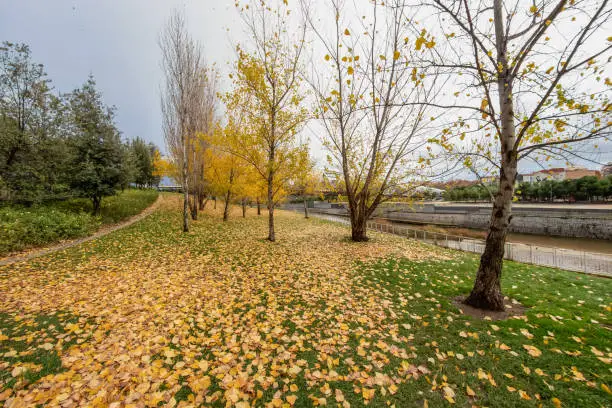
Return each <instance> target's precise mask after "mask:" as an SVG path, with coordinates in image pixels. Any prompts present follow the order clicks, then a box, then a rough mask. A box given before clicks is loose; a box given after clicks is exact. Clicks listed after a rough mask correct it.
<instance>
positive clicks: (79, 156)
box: [0, 42, 159, 212]
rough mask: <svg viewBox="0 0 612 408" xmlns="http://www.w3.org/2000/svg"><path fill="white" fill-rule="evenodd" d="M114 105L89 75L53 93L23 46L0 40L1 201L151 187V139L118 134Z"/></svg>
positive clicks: (96, 198) (95, 197)
mask: <svg viewBox="0 0 612 408" xmlns="http://www.w3.org/2000/svg"><path fill="white" fill-rule="evenodd" d="M114 116H115V109H114V108H113V107H109V106H107V105H105V104H104V102H103V100H102V96H101V94H100V92H99V91H98V90H97V89H96V83H95V81H94V79H93V77H91V76H90V77H89V78H88V79H87V81H86V82H85V83H84V84H83V85H82V87H80V88H78V89H75V90H73V91H72V92H69V93H65V94H60V93H55V92H53V88H52V86H51V80H50V79H49V78H48V77H47V74H46V73H45V71H44V67H43V65H42V64H38V63H35V62H33V61H32V59H31V55H30V49H29V47H28V46H27V45H25V44H13V43H9V42H4V43H2V44H1V45H0V204H2V203H20V204H26V205H29V204H34V203H40V202H45V201H51V200H58V199H66V198H70V197H87V198H89V199H91V200H92V203H93V208H94V212H98V210H99V207H100V201H101V200H102V198H103V197H105V196H109V195H113V194H115V192H116V191H117V190H118V189H123V188H125V187H127V186H128V185H130V184H136V185H137V186H141V187H145V186H148V187H151V186H154V185H157V184H158V182H159V180H158V178H157V177H155V176H154V163H153V162H154V158H155V156H156V155H158V154H159V153H158V152H157V150H156V148H155V146H154V145H152V144H147V143H145V142H144V141H143V140H142V139H140V138H136V139H134V140H132V141H130V142H127V141H123V140H121V135H120V132H119V130H118V129H117V127H116V125H115V121H114Z"/></svg>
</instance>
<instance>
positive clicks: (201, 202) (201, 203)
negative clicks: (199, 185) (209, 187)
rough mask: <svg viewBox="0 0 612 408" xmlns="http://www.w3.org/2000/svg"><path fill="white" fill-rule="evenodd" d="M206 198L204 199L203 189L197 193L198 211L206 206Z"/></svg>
mask: <svg viewBox="0 0 612 408" xmlns="http://www.w3.org/2000/svg"><path fill="white" fill-rule="evenodd" d="M207 202H208V200H207V199H206V194H204V192H203V191H200V192H199V193H198V208H199V210H200V211H203V210H204V208H206V203H207Z"/></svg>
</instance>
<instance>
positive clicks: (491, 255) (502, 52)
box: [465, 0, 518, 310]
mask: <svg viewBox="0 0 612 408" xmlns="http://www.w3.org/2000/svg"><path fill="white" fill-rule="evenodd" d="M493 14H494V20H495V37H496V38H495V40H496V49H497V53H498V64H499V66H500V67H501V70H500V71H501V72H499V76H498V79H497V88H498V94H499V106H500V125H501V126H500V127H501V135H500V145H501V167H500V175H499V190H498V192H497V193H496V195H495V200H494V202H493V209H492V211H491V220H490V222H489V230H488V232H487V238H486V241H485V249H484V252H483V254H482V256H481V257H480V266H479V267H478V272H477V273H476V281H475V282H474V287H473V288H472V292H471V293H470V295H469V296H468V297H467V299H466V300H465V303H466V304H468V305H470V306H474V307H476V308H479V309H488V310H504V297H503V295H502V292H501V274H502V266H503V261H504V249H505V243H506V236H507V233H508V226H509V225H510V221H511V220H512V197H513V194H514V182H515V180H516V172H517V164H518V163H517V161H518V159H517V152H516V149H515V142H516V133H515V129H514V103H513V97H512V78H511V74H510V72H509V70H508V61H507V57H506V51H507V50H506V44H507V43H506V40H505V37H504V35H505V34H504V27H503V18H504V17H503V13H502V0H495V1H494V5H493Z"/></svg>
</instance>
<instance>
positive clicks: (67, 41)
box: [0, 0, 612, 171]
mask: <svg viewBox="0 0 612 408" xmlns="http://www.w3.org/2000/svg"><path fill="white" fill-rule="evenodd" d="M175 8H183V9H184V10H185V12H186V13H185V14H186V16H187V19H188V25H189V27H190V31H191V34H192V35H193V36H194V38H196V39H197V40H199V41H200V42H201V43H202V45H203V47H204V51H205V55H206V57H207V60H208V62H209V63H216V64H217V65H218V66H219V68H220V70H221V72H222V74H223V77H225V78H226V77H227V74H228V72H229V71H228V67H227V63H228V61H231V60H232V59H233V56H234V55H233V48H232V42H233V41H232V40H243V39H244V38H242V37H244V34H243V31H242V28H241V24H240V19H239V15H238V12H237V11H236V10H235V7H234V1H233V0H191V1H185V0H183V1H180V0H0V41H4V40H7V41H11V42H23V43H26V44H28V45H30V47H31V50H32V56H33V59H34V60H35V61H36V62H40V63H42V64H44V66H45V69H46V71H47V73H48V74H49V77H50V78H51V79H52V81H53V84H54V86H55V88H56V90H57V91H61V92H68V91H70V90H72V89H74V88H76V87H79V86H80V85H81V84H82V83H83V82H84V81H85V80H86V79H87V76H88V75H89V74H90V73H91V74H93V75H94V77H95V78H96V81H97V83H98V88H99V89H100V90H101V91H102V93H103V96H104V99H105V102H106V104H108V105H115V106H116V107H117V118H116V119H117V124H118V126H119V128H120V130H121V131H122V133H123V135H124V137H127V138H133V137H136V136H140V137H142V138H144V139H145V140H148V141H152V142H154V143H155V144H156V145H157V146H159V147H161V148H162V150H165V147H164V141H163V136H162V131H161V114H160V107H159V86H160V83H161V80H162V73H161V69H160V65H159V62H160V52H159V48H158V45H157V38H158V33H159V31H160V29H161V28H162V27H163V25H164V24H165V22H166V21H167V19H168V17H169V16H170V15H171V13H172V12H173V10H174V9H175ZM228 29H229V32H228V31H227V30H228ZM314 128H315V129H316V125H315V126H314ZM309 129H310V131H309V130H308V129H307V130H306V132H305V134H306V135H307V136H309V137H310V139H311V142H312V146H311V152H312V153H314V155H315V156H316V158H317V159H318V161H319V164H320V165H323V164H324V163H323V158H324V154H323V152H322V149H321V147H320V143H319V142H318V141H317V140H316V139H317V138H316V137H315V136H313V134H312V129H313V126H310V128H309ZM604 146H605V147H604V148H603V150H604V152H603V154H602V153H600V154H598V155H597V158H596V160H598V161H602V162H604V161H609V160H612V153H610V150H611V149H612V148H611V147H610V146H609V144H608V145H605V144H604ZM581 164H583V165H585V166H587V167H591V168H598V167H599V166H598V165H597V164H593V163H581ZM559 165H563V163H559ZM536 167H537V166H536V165H534V164H533V163H530V162H527V161H525V162H523V163H522V165H521V170H522V171H527V170H531V169H533V168H536Z"/></svg>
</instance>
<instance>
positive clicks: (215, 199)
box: [213, 197, 217, 210]
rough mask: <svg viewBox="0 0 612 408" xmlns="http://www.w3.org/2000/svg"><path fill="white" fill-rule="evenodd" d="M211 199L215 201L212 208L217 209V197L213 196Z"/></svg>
mask: <svg viewBox="0 0 612 408" xmlns="http://www.w3.org/2000/svg"><path fill="white" fill-rule="evenodd" d="M213 200H214V202H215V206H214V207H213V210H216V209H217V197H213Z"/></svg>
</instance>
